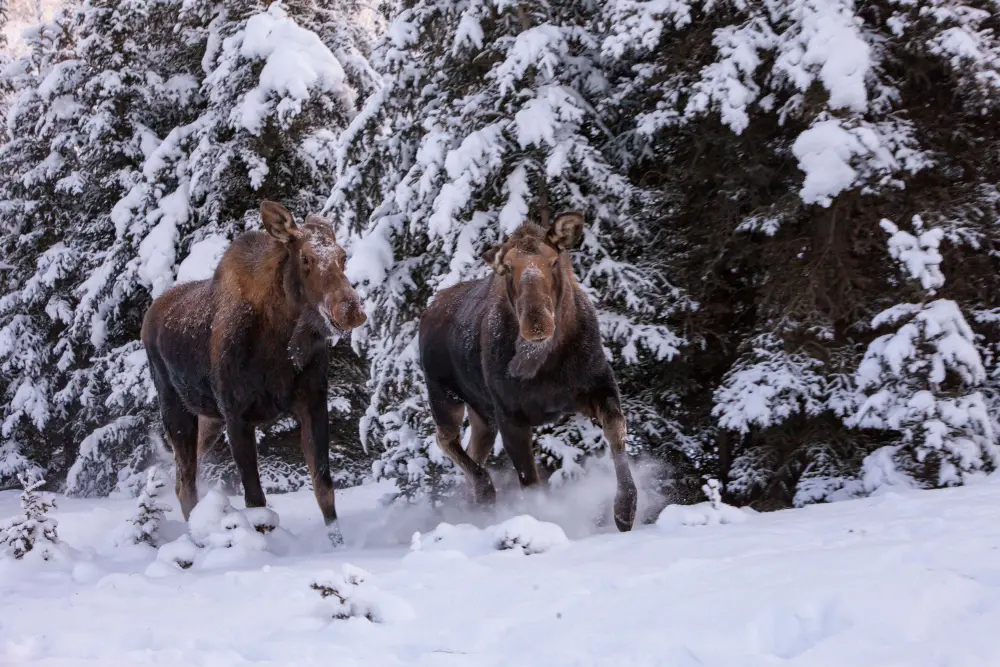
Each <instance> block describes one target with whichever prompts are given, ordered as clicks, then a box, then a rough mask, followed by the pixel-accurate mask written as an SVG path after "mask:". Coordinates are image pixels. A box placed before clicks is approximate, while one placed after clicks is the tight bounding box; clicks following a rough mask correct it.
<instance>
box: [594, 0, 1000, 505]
mask: <svg viewBox="0 0 1000 667" xmlns="http://www.w3.org/2000/svg"><path fill="white" fill-rule="evenodd" d="M603 8H604V11H605V26H606V32H607V36H606V37H605V39H604V42H603V45H602V48H603V52H604V53H605V55H606V56H607V57H608V59H609V63H608V66H607V69H608V73H609V79H610V81H611V82H612V84H613V86H614V90H615V93H614V95H613V96H612V99H611V101H610V104H609V105H607V107H606V108H607V109H608V115H607V116H606V123H607V125H608V126H609V127H610V128H611V129H612V131H613V132H614V133H615V134H616V136H618V137H619V138H620V144H619V145H620V146H622V148H623V149H626V150H627V151H628V154H629V156H630V157H631V160H632V165H633V170H632V174H633V175H634V176H635V178H636V179H637V181H638V182H639V183H640V184H641V185H643V186H648V187H649V189H650V192H651V193H655V194H656V195H657V199H658V202H657V204H656V205H652V206H649V207H648V208H647V211H648V212H649V216H648V222H647V224H648V225H649V231H650V232H651V233H655V234H657V238H658V239H660V241H661V243H659V244H657V245H655V246H651V247H650V252H651V253H657V251H660V252H659V253H658V254H659V257H657V258H656V259H651V261H655V262H657V263H658V264H659V265H660V266H661V267H662V268H663V270H664V272H665V273H666V274H667V275H668V276H669V277H670V278H671V280H672V281H673V284H675V285H677V286H678V288H679V289H681V290H682V291H683V293H685V294H686V295H688V296H689V298H691V299H692V300H693V301H694V302H695V303H697V305H698V308H697V309H694V310H687V311H685V312H684V313H683V319H682V320H681V321H680V322H679V324H680V325H681V326H682V327H683V328H682V329H680V331H681V332H682V333H683V334H684V335H685V336H686V337H687V338H688V340H689V341H690V343H691V344H690V345H688V346H686V347H685V348H683V350H682V352H681V356H680V358H679V359H678V363H675V364H671V365H670V366H667V367H665V368H663V371H664V372H662V373H661V376H660V379H659V380H658V382H656V383H655V385H654V386H656V387H657V388H658V391H660V392H661V393H662V395H663V396H667V397H676V402H677V405H678V406H679V407H680V410H679V411H678V412H677V414H678V420H679V421H680V422H681V423H683V425H684V427H685V433H686V434H687V435H688V436H690V437H693V438H696V439H698V440H700V441H702V442H712V441H714V442H713V446H712V447H711V450H710V454H711V456H710V457H709V458H708V459H707V460H706V462H707V463H709V464H710V465H712V466H713V467H715V468H717V473H716V474H718V476H719V477H720V479H722V480H724V481H725V482H726V492H727V495H728V496H730V497H732V498H733V500H734V501H735V502H750V501H753V502H756V503H758V504H760V505H762V506H781V505H788V504H792V503H795V504H802V503H807V502H816V501H822V500H827V499H833V498H836V497H844V496H846V495H850V494H852V493H854V492H856V490H857V488H858V486H857V478H858V475H859V474H860V471H861V466H862V461H863V460H864V458H865V456H866V455H867V454H869V453H870V452H871V451H873V450H875V449H877V448H878V447H880V446H881V445H884V444H887V443H888V440H887V434H886V433H884V432H883V433H879V432H875V431H864V432H861V431H857V430H852V429H850V428H849V427H848V425H847V423H845V422H846V421H849V419H850V417H852V416H853V415H854V414H855V412H856V411H857V409H858V407H859V406H860V404H861V402H862V401H863V400H864V396H863V395H862V394H860V393H859V392H858V389H857V387H856V385H855V383H854V370H855V369H856V368H857V367H858V364H859V363H860V362H861V359H862V356H863V354H864V351H865V349H866V347H867V343H868V342H869V341H871V340H873V339H874V338H875V337H876V336H877V332H875V331H874V330H873V328H872V325H871V322H872V320H873V318H874V317H875V315H876V314H877V313H879V312H881V311H883V310H884V309H885V308H887V307H888V306H890V305H892V304H893V303H897V302H899V301H900V300H905V299H906V298H907V297H906V289H905V286H903V285H900V283H899V281H898V279H897V274H896V272H895V271H894V270H893V269H892V267H891V265H888V263H887V262H886V261H885V259H884V258H885V251H884V234H883V232H882V231H881V230H880V228H879V221H880V220H881V219H882V218H883V217H891V218H893V219H909V218H910V217H911V216H912V215H921V216H922V217H923V219H924V220H927V221H929V222H931V223H932V224H933V225H935V226H938V227H941V228H942V229H943V230H944V231H945V234H946V237H947V238H948V240H949V241H950V242H951V243H950V245H949V250H948V252H951V253H953V254H954V255H955V256H956V257H955V261H958V262H963V263H966V265H967V266H968V265H972V264H974V265H975V266H977V267H978V269H979V271H977V272H976V273H975V274H973V273H972V272H971V271H970V272H968V274H966V272H963V275H961V276H958V275H956V276H955V278H956V280H955V281H954V282H953V281H949V283H948V284H947V285H946V286H945V288H944V290H945V291H946V292H948V293H949V295H950V296H951V297H952V298H953V299H954V300H955V301H957V302H958V303H959V304H960V306H961V307H962V309H964V310H967V311H968V312H972V313H974V314H975V315H976V317H975V318H974V319H975V321H976V322H985V321H986V320H987V319H988V318H989V313H992V312H995V311H994V310H993V309H995V308H996V307H997V299H998V295H1000V291H998V288H1000V284H998V282H1000V279H998V278H997V276H998V273H997V258H996V256H995V253H992V254H991V252H990V251H989V250H988V249H989V248H991V247H995V244H996V243H997V240H998V239H997V234H998V229H997V227H996V225H995V224H994V221H995V219H996V216H997V214H998V212H1000V211H998V202H1000V198H998V197H997V196H996V195H997V190H996V185H995V183H996V182H997V177H998V176H1000V174H998V173H996V172H997V169H996V167H995V166H994V164H995V161H994V160H992V158H991V157H989V156H991V155H993V152H994V151H995V150H996V147H997V144H996V141H997V131H996V120H997V99H998V98H997V96H996V94H995V93H996V90H995V89H996V86H997V84H998V82H1000V77H998V71H997V67H998V63H1000V57H998V56H1000V50H998V42H997V37H996V35H995V34H994V33H993V32H992V31H991V30H990V28H991V27H992V21H993V19H992V18H991V17H992V16H993V15H994V9H995V8H994V7H993V6H992V5H991V4H990V3H988V2H957V1H954V0H931V1H929V2H923V3H912V2H906V1H902V0H876V1H875V2H864V3H861V2H856V1H855V0H834V1H825V0H824V1H820V0H764V1H763V2H757V3H753V2H736V3H701V2H695V1H693V0H677V1H675V2H669V3H633V2H615V3H606V4H605V5H604V6H603ZM942 118H947V119H948V122H947V123H942V122H941V119H942ZM959 258H960V259H959ZM988 395H989V394H988Z"/></svg>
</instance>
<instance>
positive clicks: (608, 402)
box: [584, 387, 639, 533]
mask: <svg viewBox="0 0 1000 667" xmlns="http://www.w3.org/2000/svg"><path fill="white" fill-rule="evenodd" d="M590 406H591V407H590V409H588V410H585V411H584V412H585V413H587V414H589V416H591V417H596V418H597V420H598V421H599V422H600V424H601V426H602V427H603V429H604V437H605V438H606V439H607V441H608V444H610V445H611V460H612V461H613V462H614V464H615V478H616V479H617V480H618V492H617V493H616V494H615V505H614V508H615V525H616V526H618V530H620V531H621V532H623V533H624V532H627V531H629V530H632V524H633V523H635V512H636V504H637V500H638V495H639V494H638V492H637V491H636V487H635V482H634V481H633V480H632V471H631V470H629V465H628V454H627V452H626V451H625V438H626V437H627V436H628V427H627V426H626V424H625V415H624V414H623V413H622V408H621V399H620V398H619V397H618V390H617V389H616V388H613V387H612V388H609V389H608V390H607V391H605V392H602V393H601V394H599V395H598V396H596V397H594V399H593V400H592V401H591V402H590ZM595 413H596V414H595Z"/></svg>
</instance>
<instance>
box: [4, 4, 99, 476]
mask: <svg viewBox="0 0 1000 667" xmlns="http://www.w3.org/2000/svg"><path fill="white" fill-rule="evenodd" d="M25 39H26V42H27V45H28V52H27V54H26V55H25V56H23V57H22V58H20V59H18V60H17V61H15V62H13V63H11V64H10V65H9V66H8V67H7V68H6V69H5V70H4V75H3V79H4V83H5V85H7V86H9V88H10V90H11V91H12V93H11V98H10V105H9V109H8V112H7V126H6V136H5V141H4V143H3V145H2V146H0V173H2V174H3V175H4V177H3V179H0V201H2V204H0V256H2V257H3V258H4V260H3V261H4V262H5V263H6V264H7V265H9V266H11V267H12V268H10V269H7V270H4V271H2V272H0V281H2V285H3V288H2V290H0V396H2V397H3V402H2V403H0V485H2V486H4V487H8V486H10V485H11V483H12V482H13V480H14V479H16V475H17V474H18V473H19V472H22V471H24V470H29V471H32V473H33V474H41V473H42V471H43V469H45V468H48V467H50V466H57V467H58V465H60V461H59V459H60V458H61V457H68V456H71V453H70V452H69V451H68V450H70V449H71V448H72V444H71V443H72V434H71V433H70V429H71V425H69V424H67V423H66V422H65V421H63V420H62V419H60V417H61V416H62V415H61V410H62V405H61V403H62V397H61V395H60V392H61V390H62V388H63V386H64V383H65V379H66V377H67V375H66V374H67V372H68V371H69V370H70V369H71V367H72V366H73V364H74V363H75V361H76V359H75V355H74V351H73V350H72V348H71V345H70V344H69V341H68V339H67V337H66V328H67V325H68V324H69V322H70V320H71V317H72V312H73V309H72V304H73V301H74V298H73V294H72V291H73V276H74V271H75V269H76V268H77V266H78V263H79V261H80V257H79V252H78V249H77V248H75V247H74V246H73V245H72V244H70V243H67V242H66V238H65V237H66V234H67V230H72V229H73V228H74V223H75V222H76V220H75V219H74V216H73V213H72V211H73V200H74V188H75V187H76V184H77V183H78V179H77V177H76V174H77V173H78V172H77V165H78V160H77V156H76V152H75V150H74V149H75V141H74V139H75V137H76V129H75V123H74V121H75V118H74V116H73V114H72V113H71V112H72V111H74V110H75V109H76V106H75V100H74V94H75V91H76V89H77V85H78V84H79V81H80V79H79V73H80V70H81V66H80V64H79V63H78V62H77V61H76V60H75V59H74V58H73V54H74V51H73V49H74V48H75V37H74V34H73V22H72V15H71V14H69V13H62V14H60V15H58V16H57V17H56V18H55V20H54V21H53V22H52V23H47V24H43V25H40V26H37V27H36V28H33V29H31V30H29V31H27V33H26V35H25Z"/></svg>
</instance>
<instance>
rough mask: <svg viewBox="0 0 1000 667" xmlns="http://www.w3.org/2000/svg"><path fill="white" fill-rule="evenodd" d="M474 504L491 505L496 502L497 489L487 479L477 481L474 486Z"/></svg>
mask: <svg viewBox="0 0 1000 667" xmlns="http://www.w3.org/2000/svg"><path fill="white" fill-rule="evenodd" d="M475 495H476V504H477V505H482V506H483V507H492V506H493V505H495V504H496V502H497V490H496V487H494V486H493V482H492V481H490V480H489V479H486V480H485V481H481V482H478V483H477V484H476V488H475Z"/></svg>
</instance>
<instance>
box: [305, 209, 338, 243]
mask: <svg viewBox="0 0 1000 667" xmlns="http://www.w3.org/2000/svg"><path fill="white" fill-rule="evenodd" d="M309 223H313V224H318V225H326V226H327V227H329V228H330V233H331V234H334V238H336V232H335V231H334V229H333V222H332V221H331V220H330V219H329V218H324V217H323V216H321V215H319V214H318V213H310V214H309V215H307V216H306V222H305V224H307V225H308V224H309Z"/></svg>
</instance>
